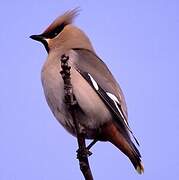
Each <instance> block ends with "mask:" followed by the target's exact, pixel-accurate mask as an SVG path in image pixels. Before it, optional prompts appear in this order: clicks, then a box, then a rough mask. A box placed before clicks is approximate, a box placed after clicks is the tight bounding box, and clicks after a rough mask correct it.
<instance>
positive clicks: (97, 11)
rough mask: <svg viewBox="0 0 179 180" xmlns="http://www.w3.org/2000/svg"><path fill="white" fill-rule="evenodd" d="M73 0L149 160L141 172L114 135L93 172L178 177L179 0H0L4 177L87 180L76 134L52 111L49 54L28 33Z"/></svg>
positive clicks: (102, 178) (0, 173)
mask: <svg viewBox="0 0 179 180" xmlns="http://www.w3.org/2000/svg"><path fill="white" fill-rule="evenodd" d="M77 6H79V7H80V8H81V9H82V11H81V12H80V16H79V17H77V19H76V21H75V24H76V25H77V26H79V27H80V28H82V29H83V30H84V31H85V32H86V33H87V34H88V36H89V37H90V39H91V41H92V43H93V45H94V47H95V49H96V52H97V53H98V55H99V56H100V57H101V58H102V59H103V60H104V61H105V62H106V64H107V65H108V66H109V68H110V69H111V71H112V72H113V74H114V76H115V77H116V79H117V80H118V82H119V83H120V84H121V87H122V89H123V91H124V94H125V97H126V101H127V105H128V111H129V123H130V125H131V128H132V129H133V131H134V133H135V134H136V136H137V137H138V139H139V141H140V144H141V147H140V151H141V154H142V155H143V162H144V165H145V173H144V175H142V176H140V175H138V174H137V173H136V172H135V170H134V169H133V166H132V165H131V163H130V162H129V160H128V159H127V158H126V157H125V156H124V155H123V154H122V153H121V152H120V151H118V150H117V149H116V148H115V147H114V146H113V145H111V144H110V143H98V144H97V145H96V146H95V147H94V148H93V149H92V152H93V155H92V156H91V157H90V164H91V169H92V172H93V175H94V178H95V180H113V179H115V180H116V179H126V180H129V179H132V180H138V179H143V180H151V179H154V180H157V179H163V180H168V179H178V177H179V157H178V153H179V101H178V99H179V1H178V0H146V1H143V0H138V1H137V0H125V1H121V0H110V1H95V0H85V1H83V0H76V1H75V0H70V1H66V0H46V1H44V0H38V1H37V0H31V1H22V0H14V1H10V0H4V1H1V5H0V23H1V25H0V40H1V44H0V52H1V60H0V84H1V85H0V115H1V118H0V180H62V179H63V180H69V179H78V180H79V179H80V180H82V179H83V176H82V174H81V172H80V170H79V166H78V161H77V160H76V152H75V151H76V149H77V142H76V139H75V138H74V137H72V136H71V135H69V134H68V133H67V132H66V131H65V130H64V129H63V128H62V127H61V126H60V124H59V123H58V122H57V121H56V120H55V118H54V117H53V115H52V113H51V112H50V110H49V108H48V106H47V104H46V101H45V98H44V95H43V91H42V86H41V81H40V71H41V67H42V65H43V63H44V60H45V59H46V56H47V53H46V51H45V49H44V47H43V46H42V45H41V44H39V43H37V42H35V41H32V40H31V39H29V36H30V35H32V34H38V33H41V32H42V31H43V30H44V29H45V28H46V27H47V26H48V25H49V23H51V22H52V21H53V20H54V19H55V18H56V17H57V16H59V15H61V14H62V13H63V12H65V11H66V10H69V9H72V8H75V7H77Z"/></svg>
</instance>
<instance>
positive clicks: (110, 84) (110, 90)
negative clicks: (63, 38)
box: [73, 49, 139, 145]
mask: <svg viewBox="0 0 179 180" xmlns="http://www.w3.org/2000/svg"><path fill="white" fill-rule="evenodd" d="M73 50H74V51H75V52H76V53H77V55H78V58H79V59H80V61H77V63H76V64H75V66H76V68H77V70H78V71H79V73H80V74H81V75H82V76H83V77H84V78H85V79H86V80H87V81H88V83H89V84H90V85H91V86H92V87H93V89H94V90H95V91H96V92H97V93H98V95H99V96H100V97H101V99H102V100H103V101H104V103H105V104H106V105H107V107H108V108H109V109H110V111H111V112H112V114H113V115H114V117H115V118H114V120H115V121H116V122H117V124H118V125H119V127H122V129H123V130H124V135H127V136H128V132H130V133H131V135H132V136H133V138H134V139H135V141H136V143H137V144H138V145H139V143H138V141H137V139H136V138H135V136H134V135H133V133H132V131H131V129H130V127H129V124H128V121H127V107H126V103H125V99H124V96H123V93H122V90H121V88H120V87H119V85H118V83H117V82H116V80H115V79H114V77H113V75H112V74H111V72H110V71H109V69H108V68H107V66H106V65H105V64H104V62H103V61H102V60H101V59H100V58H99V57H98V56H97V55H96V54H95V53H94V52H92V51H89V50H86V49H73Z"/></svg>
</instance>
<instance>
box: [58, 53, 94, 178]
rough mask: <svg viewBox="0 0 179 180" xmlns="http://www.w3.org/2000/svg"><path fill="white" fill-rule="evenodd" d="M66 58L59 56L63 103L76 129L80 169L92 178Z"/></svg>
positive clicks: (67, 58) (86, 176) (87, 151)
mask: <svg viewBox="0 0 179 180" xmlns="http://www.w3.org/2000/svg"><path fill="white" fill-rule="evenodd" d="M68 60H69V56H66V55H65V54H64V55H62V56H61V67H62V71H61V72H60V73H61V75H62V78H63V81H64V93H65V103H66V104H67V106H68V108H69V111H70V113H71V116H72V118H73V122H74V125H75V129H76V136H77V140H78V147H79V149H78V150H77V158H78V159H79V165H80V169H81V171H82V173H83V175H84V177H85V180H93V176H92V173H91V169H90V165H89V162H88V156H89V155H91V154H90V152H89V150H88V149H87V148H86V143H85V131H84V129H83V128H81V126H80V124H79V122H78V119H77V118H76V116H75V114H76V113H75V112H76V110H77V106H78V104H77V101H76V99H75V96H74V94H73V88H72V84H71V77H70V75H71V74H70V69H71V67H70V66H69V65H68Z"/></svg>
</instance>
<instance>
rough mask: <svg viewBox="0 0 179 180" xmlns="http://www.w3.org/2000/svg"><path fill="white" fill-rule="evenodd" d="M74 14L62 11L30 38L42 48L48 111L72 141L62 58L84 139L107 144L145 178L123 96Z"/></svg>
mask: <svg viewBox="0 0 179 180" xmlns="http://www.w3.org/2000/svg"><path fill="white" fill-rule="evenodd" d="M77 15H79V9H78V8H75V9H72V10H68V11H66V12H65V13H64V14H62V15H61V16H59V17H57V18H56V19H55V20H54V21H53V22H52V23H51V24H50V25H49V26H48V27H47V28H46V29H45V30H44V31H43V32H42V33H41V34H38V35H31V36H30V38H31V39H33V40H36V41H39V42H41V43H42V44H43V45H44V47H45V49H46V51H47V54H48V57H47V59H46V61H45V63H44V65H43V67H42V70H41V81H42V86H43V91H44V94H45V98H46V101H47V104H48V106H49V107H50V109H51V111H52V113H53V115H54V116H55V118H56V119H57V120H58V122H59V123H60V124H61V125H62V126H63V127H64V128H65V129H66V130H67V131H68V132H69V133H70V134H72V135H73V136H76V130H75V126H74V122H73V118H72V116H71V114H70V112H69V109H68V107H67V104H66V103H65V97H64V82H63V79H62V77H61V75H60V73H59V72H60V71H61V63H60V58H61V56H62V55H64V54H65V55H67V56H68V57H69V65H70V67H71V70H70V71H71V84H72V89H73V94H74V97H75V99H76V101H77V109H76V118H77V119H78V122H79V124H80V126H81V127H83V129H84V130H85V139H91V140H94V141H108V142H110V143H112V144H113V145H114V146H116V147H117V148H118V149H119V150H120V151H122V153H123V154H125V155H126V156H127V157H128V158H129V160H130V161H131V162H132V164H133V166H134V168H135V169H136V171H137V172H138V173H139V174H142V173H143V172H144V166H143V163H142V160H141V154H140V152H139V150H138V148H137V147H136V144H138V141H137V139H136V138H135V136H134V134H133V132H132V130H131V128H130V126H129V123H128V112H127V106H126V101H125V98H124V94H123V92H122V90H121V88H120V86H119V84H118V82H117V81H116V80H115V78H114V76H113V75H112V73H111V71H110V70H109V68H108V67H107V65H106V64H105V63H104V62H103V60H102V59H100V57H99V56H98V55H97V53H96V52H95V49H94V47H93V45H92V43H91V41H90V39H89V37H88V36H87V35H86V34H85V32H84V31H83V30H81V29H80V28H78V27H77V26H76V25H74V23H73V21H74V19H75V18H76V16H77Z"/></svg>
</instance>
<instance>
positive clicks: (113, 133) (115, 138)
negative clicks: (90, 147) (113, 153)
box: [102, 123, 144, 174]
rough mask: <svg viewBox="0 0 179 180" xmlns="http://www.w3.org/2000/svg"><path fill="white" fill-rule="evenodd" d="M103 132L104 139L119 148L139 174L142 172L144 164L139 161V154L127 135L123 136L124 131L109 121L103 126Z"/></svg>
mask: <svg viewBox="0 0 179 180" xmlns="http://www.w3.org/2000/svg"><path fill="white" fill-rule="evenodd" d="M102 131H103V134H104V135H105V136H106V139H107V140H108V141H110V142H111V143H112V144H114V145H115V146H116V147H117V148H118V149H120V150H121V151H122V152H123V153H124V154H125V155H126V156H127V157H128V158H129V159H130V161H131V162H132V164H133V166H134V168H135V169H136V171H137V172H138V173H139V174H142V173H144V166H143V164H142V161H141V155H140V152H139V150H138V149H137V148H136V146H135V145H134V143H133V142H132V140H131V139H130V137H129V135H126V136H124V132H121V131H120V128H117V126H116V125H115V124H114V123H110V124H108V125H106V126H104V127H103V129H102Z"/></svg>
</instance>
